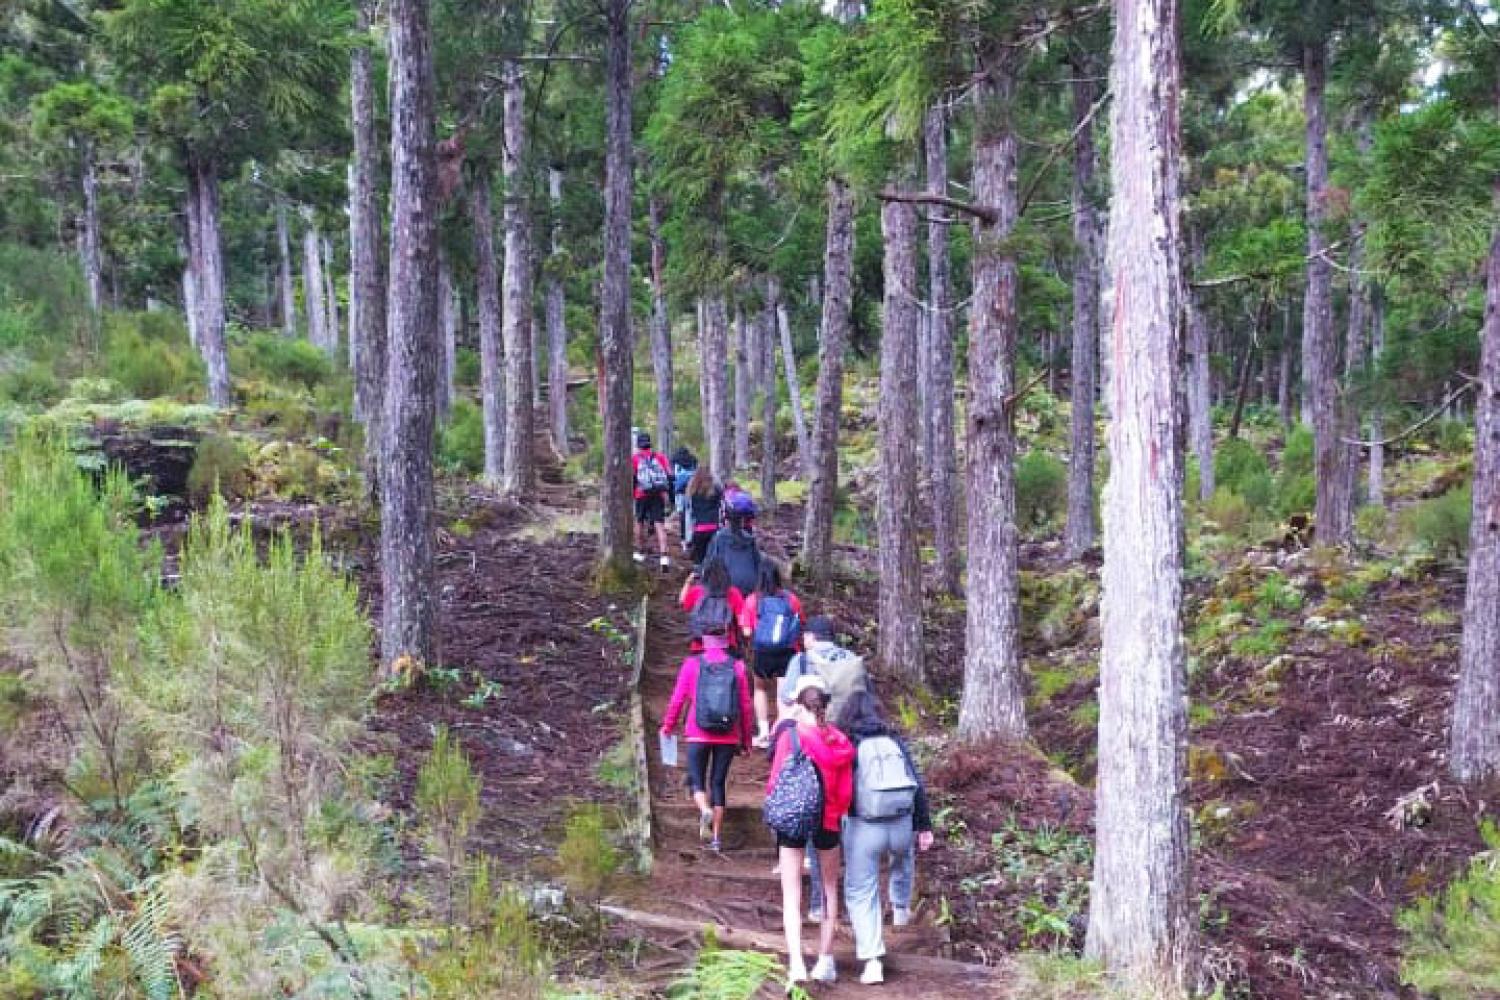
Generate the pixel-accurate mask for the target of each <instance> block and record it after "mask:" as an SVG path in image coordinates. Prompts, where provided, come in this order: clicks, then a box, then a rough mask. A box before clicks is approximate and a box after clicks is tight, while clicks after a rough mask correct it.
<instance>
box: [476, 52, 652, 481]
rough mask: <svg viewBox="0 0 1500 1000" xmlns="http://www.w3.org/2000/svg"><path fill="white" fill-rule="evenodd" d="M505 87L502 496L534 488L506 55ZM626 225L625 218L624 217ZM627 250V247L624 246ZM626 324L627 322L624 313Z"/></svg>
mask: <svg viewBox="0 0 1500 1000" xmlns="http://www.w3.org/2000/svg"><path fill="white" fill-rule="evenodd" d="M502 74H503V76H504V89H505V150H504V155H503V156H502V158H501V172H502V174H503V175H504V177H505V275H504V289H505V312H504V316H503V317H502V329H503V330H504V334H505V374H506V379H505V399H506V403H507V405H508V412H507V414H506V420H505V431H506V433H505V478H504V480H503V482H502V490H503V492H504V493H505V495H506V496H510V497H521V496H525V495H526V494H529V493H531V492H532V491H533V490H534V489H535V488H536V471H535V463H534V461H533V453H534V451H535V441H534V440H533V438H534V436H535V434H534V428H535V420H536V417H535V414H536V411H535V409H534V408H533V407H532V399H531V377H532V369H533V364H534V359H533V354H532V343H531V312H532V309H531V217H530V213H529V212H528V211H527V208H526V201H525V198H524V197H523V194H524V192H523V191H522V182H521V169H522V166H523V165H524V163H525V160H526V107H525V99H526V89H525V79H524V78H523V77H522V75H521V64H520V63H518V62H515V61H514V60H507V61H506V63H505V67H504V69H503V71H502ZM626 221H627V224H628V222H629V218H628V216H627V219H626ZM627 250H628V248H627ZM628 305H629V304H628V302H627V312H626V323H627V324H628V323H629V319H630V317H629V312H628Z"/></svg>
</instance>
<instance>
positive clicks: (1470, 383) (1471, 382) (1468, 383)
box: [1339, 375, 1479, 448]
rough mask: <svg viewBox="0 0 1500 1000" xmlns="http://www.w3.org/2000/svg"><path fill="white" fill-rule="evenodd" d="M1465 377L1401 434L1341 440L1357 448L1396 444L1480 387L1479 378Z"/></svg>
mask: <svg viewBox="0 0 1500 1000" xmlns="http://www.w3.org/2000/svg"><path fill="white" fill-rule="evenodd" d="M1463 377H1464V379H1465V381H1464V384H1463V385H1461V386H1459V387H1458V388H1457V389H1454V390H1453V391H1452V392H1450V393H1448V395H1447V396H1445V397H1444V398H1443V401H1442V402H1441V403H1439V404H1438V405H1437V406H1435V407H1433V408H1432V412H1431V413H1429V414H1427V416H1425V417H1423V418H1422V419H1421V420H1418V421H1417V422H1416V423H1414V424H1412V425H1411V426H1410V427H1408V428H1407V429H1406V430H1404V431H1402V432H1401V433H1399V434H1392V435H1391V436H1390V437H1384V438H1381V439H1380V440H1378V441H1361V440H1360V439H1358V438H1346V437H1341V438H1340V439H1339V440H1340V441H1342V442H1344V444H1348V445H1353V446H1354V447H1356V448H1374V447H1377V446H1378V447H1382V448H1383V447H1385V446H1386V445H1388V444H1394V443H1395V442H1397V441H1400V440H1401V439H1402V438H1409V437H1411V436H1412V435H1413V434H1415V433H1416V432H1417V431H1419V430H1421V429H1422V428H1423V427H1426V426H1427V425H1428V424H1430V423H1432V422H1433V421H1434V420H1436V419H1437V418H1438V417H1440V416H1442V415H1443V411H1444V410H1446V409H1447V408H1448V407H1449V406H1451V405H1452V404H1453V401H1454V400H1455V399H1457V398H1458V397H1460V396H1462V395H1463V394H1464V393H1466V392H1469V391H1471V390H1472V389H1475V388H1477V387H1478V385H1479V380H1478V379H1476V378H1472V377H1470V376H1468V375H1465V376H1463Z"/></svg>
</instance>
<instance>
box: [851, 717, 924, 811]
mask: <svg viewBox="0 0 1500 1000" xmlns="http://www.w3.org/2000/svg"><path fill="white" fill-rule="evenodd" d="M916 804H917V779H916V776H915V775H913V774H912V773H911V768H910V767H908V766H907V763H906V754H904V753H902V752H901V744H899V743H897V742H896V741H895V740H894V739H893V738H891V737H889V736H870V737H867V738H865V739H863V740H861V741H860V744H859V756H858V757H856V758H855V761H854V814H855V815H856V816H858V817H859V818H860V819H869V820H880V819H896V818H898V817H901V816H910V815H911V813H912V810H913V809H914V808H916Z"/></svg>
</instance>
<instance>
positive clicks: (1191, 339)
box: [1186, 234, 1286, 503]
mask: <svg viewBox="0 0 1500 1000" xmlns="http://www.w3.org/2000/svg"><path fill="white" fill-rule="evenodd" d="M1189 244H1190V251H1189V252H1190V254H1191V257H1190V259H1191V262H1192V267H1193V270H1194V271H1196V270H1197V268H1198V267H1199V266H1201V265H1202V263H1203V245H1202V239H1201V237H1200V236H1198V235H1197V234H1194V235H1192V236H1191V237H1190V238H1189ZM1186 294H1187V310H1188V319H1187V338H1188V342H1187V354H1188V386H1187V390H1188V391H1187V404H1188V440H1189V442H1190V443H1191V446H1192V450H1193V457H1194V458H1196V459H1197V460H1198V499H1199V500H1201V501H1202V502H1204V503H1207V502H1208V500H1209V498H1210V497H1212V496H1213V495H1214V489H1215V488H1216V486H1217V484H1216V483H1215V482H1214V414H1213V399H1212V392H1213V386H1212V376H1211V374H1210V366H1209V351H1210V346H1209V345H1210V338H1209V335H1208V312H1207V310H1205V309H1204V308H1203V302H1202V295H1201V293H1200V292H1198V291H1197V290H1196V289H1194V288H1188V289H1187V291H1186ZM1283 377H1284V376H1283ZM1281 390H1282V391H1283V392H1285V391H1286V386H1285V384H1284V383H1283V385H1282V387H1281Z"/></svg>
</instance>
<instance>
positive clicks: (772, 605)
mask: <svg viewBox="0 0 1500 1000" xmlns="http://www.w3.org/2000/svg"><path fill="white" fill-rule="evenodd" d="M801 638H802V619H800V618H798V617H797V612H795V611H793V610H792V602H791V601H790V600H789V599H788V598H787V596H786V594H785V593H784V592H783V593H780V594H775V595H767V594H761V595H760V596H759V597H757V598H756V610H755V634H754V636H753V637H752V643H753V645H754V648H755V651H756V652H757V653H790V652H792V651H793V650H795V649H796V648H797V641H798V640H799V639H801Z"/></svg>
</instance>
